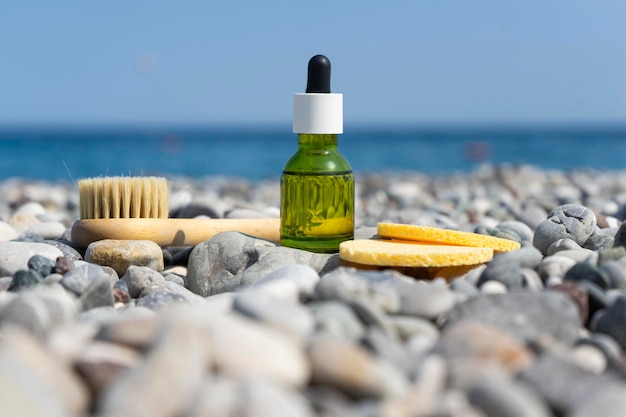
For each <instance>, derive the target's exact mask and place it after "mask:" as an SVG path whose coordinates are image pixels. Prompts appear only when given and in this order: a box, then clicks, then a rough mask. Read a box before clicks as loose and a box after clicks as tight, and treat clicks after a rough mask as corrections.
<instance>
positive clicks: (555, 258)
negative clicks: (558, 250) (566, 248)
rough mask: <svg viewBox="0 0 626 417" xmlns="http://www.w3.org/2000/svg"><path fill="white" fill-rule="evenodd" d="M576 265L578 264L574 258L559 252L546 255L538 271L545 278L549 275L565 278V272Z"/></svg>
mask: <svg viewBox="0 0 626 417" xmlns="http://www.w3.org/2000/svg"><path fill="white" fill-rule="evenodd" d="M574 265H576V261H575V260H573V259H572V258H568V257H565V256H559V255H558V254H557V255H552V256H547V257H545V258H544V259H543V260H542V261H541V264H540V265H539V267H538V268H537V272H538V273H539V276H541V277H542V278H544V279H547V278H549V277H559V278H563V277H564V276H565V273H566V272H567V271H568V270H569V269H570V268H571V267H573V266H574Z"/></svg>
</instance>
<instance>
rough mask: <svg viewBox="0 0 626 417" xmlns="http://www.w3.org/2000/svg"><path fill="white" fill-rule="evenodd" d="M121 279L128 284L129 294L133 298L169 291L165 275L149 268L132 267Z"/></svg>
mask: <svg viewBox="0 0 626 417" xmlns="http://www.w3.org/2000/svg"><path fill="white" fill-rule="evenodd" d="M120 279H121V280H123V281H124V282H126V285H127V286H128V293H129V294H130V296H131V297H133V298H139V297H143V296H146V295H148V294H151V293H153V292H156V291H165V290H167V286H166V283H165V279H164V278H163V275H161V273H159V272H157V271H155V270H154V269H152V268H150V267H147V266H136V265H131V266H129V267H128V269H127V270H126V273H125V274H124V276H123V277H122V278H120Z"/></svg>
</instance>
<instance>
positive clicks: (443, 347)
mask: <svg viewBox="0 0 626 417" xmlns="http://www.w3.org/2000/svg"><path fill="white" fill-rule="evenodd" d="M433 352H434V353H436V354H438V355H441V356H442V357H443V358H444V359H446V362H447V363H448V366H449V367H450V369H451V374H452V375H453V376H454V378H453V383H454V384H455V385H456V386H465V387H467V386H468V385H471V384H472V383H473V381H475V380H477V379H480V378H482V377H483V376H484V375H483V372H482V371H481V370H480V369H479V368H478V369H473V368H471V367H466V366H465V365H466V364H467V363H470V362H476V363H481V364H482V366H485V367H489V366H496V367H498V368H500V369H502V370H504V371H506V372H507V373H508V374H509V375H515V374H517V373H518V372H519V371H521V370H522V369H524V368H526V367H528V366H529V365H530V364H531V363H532V362H533V360H534V355H533V354H532V352H531V351H530V350H529V349H528V347H526V346H525V344H524V343H523V342H521V341H520V340H519V339H517V338H515V337H514V336H512V335H511V334H509V333H507V332H505V331H502V330H500V329H498V328H497V327H493V326H489V325H486V324H482V323H479V322H472V321H466V322H464V321H461V322H459V323H457V324H454V325H453V326H451V327H448V326H446V328H445V329H444V331H443V333H442V334H441V337H440V338H439V340H438V341H437V342H436V344H435V345H434V347H433ZM475 371H478V372H477V373H474V372H475Z"/></svg>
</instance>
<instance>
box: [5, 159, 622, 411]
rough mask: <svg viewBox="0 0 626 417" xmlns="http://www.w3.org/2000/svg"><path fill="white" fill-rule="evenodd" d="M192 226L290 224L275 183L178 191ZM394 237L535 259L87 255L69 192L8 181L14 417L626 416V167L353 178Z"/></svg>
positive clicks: (254, 248) (239, 237)
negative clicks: (466, 243) (499, 244)
mask: <svg viewBox="0 0 626 417" xmlns="http://www.w3.org/2000/svg"><path fill="white" fill-rule="evenodd" d="M170 180H171V183H172V187H171V195H170V213H171V216H173V217H175V216H178V217H196V216H208V217H220V218H229V217H233V218H236V217H259V218H263V217H278V216H279V214H280V213H279V209H278V206H279V200H280V195H279V193H280V187H279V181H278V179H266V180H260V181H251V180H245V179H239V178H226V177H206V178H184V177H172V178H170ZM355 207H356V213H355V221H356V230H355V237H358V238H369V237H373V236H375V234H376V225H377V223H378V222H394V223H405V224H415V225H422V226H430V227H440V228H446V229H453V230H460V231H468V232H476V233H481V234H486V235H491V236H496V237H501V238H505V239H511V240H515V241H517V242H519V243H521V249H519V250H515V251H511V252H505V253H496V254H495V256H494V259H493V260H492V261H490V262H488V263H486V264H480V265H471V266H464V267H454V268H431V269H425V268H393V269H391V268H387V269H385V268H376V267H365V266H359V265H354V264H348V263H346V262H342V261H341V260H340V259H339V256H338V254H316V253H310V252H306V251H302V250H297V249H291V248H286V247H282V246H280V245H277V244H275V243H272V242H269V241H265V240H261V239H257V238H254V237H251V236H247V235H243V234H241V233H237V232H224V233H221V234H219V235H216V236H214V237H212V238H210V239H207V240H206V241H204V242H202V243H200V244H198V245H196V246H195V247H169V248H160V247H158V246H157V245H156V244H155V243H153V242H150V241H142V240H133V241H117V240H103V241H99V242H95V243H93V244H91V245H90V246H89V247H88V248H81V247H77V246H76V245H75V244H74V243H73V242H72V240H71V227H72V224H73V223H74V222H75V221H76V220H77V219H78V208H79V201H78V192H77V189H76V186H75V185H74V184H71V183H57V182H46V181H33V180H26V179H20V178H13V179H6V180H4V181H2V182H0V415H2V416H32V417H38V416H41V417H44V416H45V417H57V416H58V417H62V416H71V417H83V416H84V417H87V416H98V417H113V416H125V417H135V416H136V417H142V416H145V417H204V416H218V415H219V416H238V417H276V416H278V417H280V416H285V417H300V416H302V417H315V416H319V417H339V416H348V417H373V416H383V417H435V416H437V417H440V416H441V417H444V416H445V417H544V416H545V417H550V416H555V417H598V416H602V417H617V416H623V415H624V410H625V409H626V361H625V360H626V356H625V355H624V350H625V349H626V247H625V246H626V226H623V221H624V219H626V171H624V172H622V171H596V170H590V169H589V170H574V171H567V172H564V171H550V170H542V169H538V168H535V167H532V166H524V165H522V166H515V165H499V166H490V165H486V166H482V167H478V168H476V169H475V170H474V171H472V172H470V173H458V174H454V173H453V174H448V175H426V174H422V173H418V172H387V173H363V174H357V176H356V204H355Z"/></svg>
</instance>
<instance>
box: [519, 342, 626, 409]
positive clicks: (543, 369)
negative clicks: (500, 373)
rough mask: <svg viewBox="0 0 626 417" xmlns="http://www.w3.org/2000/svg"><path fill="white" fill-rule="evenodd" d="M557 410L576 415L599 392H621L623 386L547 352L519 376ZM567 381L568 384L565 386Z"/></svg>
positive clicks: (614, 380)
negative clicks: (576, 411) (615, 390)
mask: <svg viewBox="0 0 626 417" xmlns="http://www.w3.org/2000/svg"><path fill="white" fill-rule="evenodd" d="M519 378H520V380H521V382H523V383H526V384H529V385H530V386H531V387H533V389H534V390H535V391H536V392H538V393H539V395H541V396H542V397H543V398H544V399H545V400H546V401H547V402H548V404H549V405H550V407H551V408H552V409H553V410H554V413H555V415H567V416H569V415H572V413H573V412H574V411H575V410H577V409H579V407H581V406H582V405H583V404H584V402H585V401H587V400H588V399H590V398H593V397H594V396H596V395H598V394H599V393H602V392H605V391H608V390H612V389H616V388H617V389H620V390H621V391H622V392H623V383H622V382H621V381H619V380H617V379H615V378H613V377H611V376H609V375H608V374H606V373H604V374H600V375H598V374H595V373H593V372H591V371H589V370H587V369H584V368H582V367H581V366H579V365H578V364H577V363H575V362H574V361H572V360H570V359H567V358H563V357H561V356H559V355H556V354H551V353H543V354H542V355H540V356H539V357H538V358H537V360H536V361H534V362H533V364H532V365H531V366H530V367H528V368H526V369H524V370H522V372H521V373H520V374H519ZM564 381H567V383H564Z"/></svg>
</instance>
